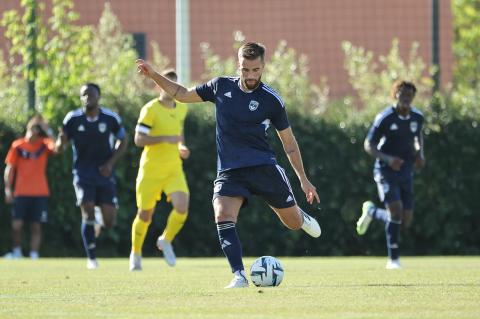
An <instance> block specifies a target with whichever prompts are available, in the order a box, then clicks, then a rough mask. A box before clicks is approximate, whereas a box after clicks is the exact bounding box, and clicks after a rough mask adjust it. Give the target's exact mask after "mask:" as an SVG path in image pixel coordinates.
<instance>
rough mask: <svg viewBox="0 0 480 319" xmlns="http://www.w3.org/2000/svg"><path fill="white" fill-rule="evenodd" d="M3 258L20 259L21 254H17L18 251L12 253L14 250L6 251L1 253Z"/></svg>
mask: <svg viewBox="0 0 480 319" xmlns="http://www.w3.org/2000/svg"><path fill="white" fill-rule="evenodd" d="M3 258H5V259H22V258H23V255H22V254H18V253H14V252H9V253H6V254H5V255H3Z"/></svg>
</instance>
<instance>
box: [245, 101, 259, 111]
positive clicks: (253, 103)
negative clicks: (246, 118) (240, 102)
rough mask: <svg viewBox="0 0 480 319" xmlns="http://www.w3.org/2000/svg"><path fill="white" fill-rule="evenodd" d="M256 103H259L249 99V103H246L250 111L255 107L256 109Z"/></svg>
mask: <svg viewBox="0 0 480 319" xmlns="http://www.w3.org/2000/svg"><path fill="white" fill-rule="evenodd" d="M258 105H260V103H258V102H257V101H255V100H251V101H250V104H248V108H249V109H250V111H252V112H253V111H255V110H256V109H258Z"/></svg>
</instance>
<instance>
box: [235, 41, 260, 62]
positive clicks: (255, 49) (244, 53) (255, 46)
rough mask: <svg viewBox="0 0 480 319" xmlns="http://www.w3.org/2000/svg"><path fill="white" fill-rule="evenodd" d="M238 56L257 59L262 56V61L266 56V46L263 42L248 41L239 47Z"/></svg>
mask: <svg viewBox="0 0 480 319" xmlns="http://www.w3.org/2000/svg"><path fill="white" fill-rule="evenodd" d="M238 57H243V58H245V59H247V60H255V59H256V58H258V57H260V58H261V60H262V62H263V61H264V57H265V46H264V45H263V44H261V43H256V42H247V43H245V44H244V45H242V46H241V47H240V48H239V49H238Z"/></svg>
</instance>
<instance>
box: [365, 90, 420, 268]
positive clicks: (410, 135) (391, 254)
mask: <svg viewBox="0 0 480 319" xmlns="http://www.w3.org/2000/svg"><path fill="white" fill-rule="evenodd" d="M416 92H417V89H416V87H415V85H414V84H413V83H410V82H405V81H397V82H395V83H394V84H393V87H392V98H394V99H395V100H396V101H397V102H396V105H393V106H389V107H388V108H386V109H385V110H384V111H383V112H381V113H380V114H378V115H377V116H376V118H375V121H374V122H373V125H372V127H371V128H370V130H369V132H368V135H367V137H366V139H365V143H364V146H365V151H366V152H367V153H368V154H370V155H371V156H373V157H374V158H376V161H375V166H374V170H373V174H374V180H375V182H376V183H377V187H378V194H379V198H380V201H382V202H384V203H385V206H386V208H387V210H385V209H381V208H377V207H375V205H374V204H373V203H372V202H370V201H367V202H365V203H363V208H362V216H361V217H360V219H359V220H358V222H357V233H358V234H359V235H363V234H365V233H366V231H367V229H368V226H369V225H370V222H371V221H372V219H378V220H381V221H383V222H384V223H385V233H386V237H387V250H388V261H387V265H386V268H387V269H400V268H401V265H400V259H399V258H400V226H401V225H402V224H403V225H404V227H408V226H410V224H411V221H412V216H413V168H414V166H415V167H417V168H421V167H423V166H424V165H425V157H424V154H423V134H422V128H423V122H424V118H423V115H422V112H420V111H419V110H418V109H416V108H415V107H412V106H411V104H412V101H413V99H414V97H415V94H416Z"/></svg>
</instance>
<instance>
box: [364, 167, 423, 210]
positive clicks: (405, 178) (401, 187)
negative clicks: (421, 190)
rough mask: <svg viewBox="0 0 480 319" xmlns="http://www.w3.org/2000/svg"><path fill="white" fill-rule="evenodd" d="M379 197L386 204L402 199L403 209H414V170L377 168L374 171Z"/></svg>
mask: <svg viewBox="0 0 480 319" xmlns="http://www.w3.org/2000/svg"><path fill="white" fill-rule="evenodd" d="M373 175H374V179H375V182H376V183H377V188H378V197H379V198H380V200H381V201H382V202H384V203H385V204H388V203H392V202H395V201H398V200H400V201H401V202H402V204H403V209H406V210H412V209H413V204H414V200H413V171H411V170H407V171H399V172H397V171H393V170H389V169H381V168H380V169H379V168H376V169H375V170H374V171H373Z"/></svg>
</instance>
